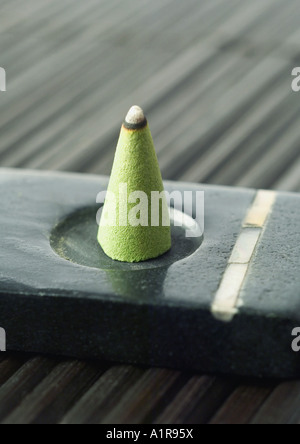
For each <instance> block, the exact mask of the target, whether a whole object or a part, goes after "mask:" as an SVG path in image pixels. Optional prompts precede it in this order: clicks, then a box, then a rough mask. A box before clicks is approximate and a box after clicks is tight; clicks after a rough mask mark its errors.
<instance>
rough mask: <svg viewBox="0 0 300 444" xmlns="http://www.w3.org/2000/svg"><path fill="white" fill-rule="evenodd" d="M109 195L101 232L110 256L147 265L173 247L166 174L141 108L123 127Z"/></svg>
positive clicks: (104, 245)
mask: <svg viewBox="0 0 300 444" xmlns="http://www.w3.org/2000/svg"><path fill="white" fill-rule="evenodd" d="M107 191H108V193H107V196H106V199H105V203H104V207H103V211H102V215H101V220H100V226H99V233H98V242H99V244H100V245H101V247H102V248H103V250H104V252H105V253H106V254H107V256H109V257H111V258H112V259H115V260H118V261H122V262H141V261H145V260H147V259H152V258H156V257H158V256H160V255H162V254H164V253H166V252H167V251H168V250H169V249H170V248H171V229H170V220H169V214H168V207H167V203H166V199H165V194H164V187H163V183H162V178H161V173H160V169H159V165H158V161H157V157H156V153H155V149H154V145H153V140H152V136H151V133H150V130H149V127H148V124H147V120H146V118H145V116H144V113H143V111H142V109H141V108H139V107H137V106H134V107H132V108H131V109H130V110H129V112H128V114H127V116H126V119H125V121H124V123H123V125H122V128H121V133H120V138H119V142H118V145H117V149H116V154H115V159H114V164H113V168H112V172H111V177H110V181H109V185H108V190H107ZM153 192H154V193H153Z"/></svg>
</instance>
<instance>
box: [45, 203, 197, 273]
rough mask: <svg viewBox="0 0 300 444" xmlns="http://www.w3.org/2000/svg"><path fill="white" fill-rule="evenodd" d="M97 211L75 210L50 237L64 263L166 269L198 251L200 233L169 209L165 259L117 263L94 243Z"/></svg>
mask: <svg viewBox="0 0 300 444" xmlns="http://www.w3.org/2000/svg"><path fill="white" fill-rule="evenodd" d="M98 210H99V208H98V207H94V206H93V207H88V208H83V209H81V210H78V211H76V212H74V213H72V214H70V215H69V216H67V217H66V218H65V219H64V220H63V221H61V222H60V223H59V224H58V225H57V226H56V227H54V229H53V230H52V233H51V238H50V242H51V247H52V249H53V250H54V251H55V252H56V253H57V254H58V255H59V256H60V257H62V258H63V259H65V260H68V261H70V262H73V263H75V264H79V265H82V266H84V267H90V268H98V269H101V270H118V269H119V270H144V269H151V268H158V267H165V266H168V265H171V264H174V263H175V262H177V261H179V260H181V259H184V258H186V257H188V256H190V255H192V254H193V253H194V252H195V251H197V250H198V248H199V247H200V245H201V243H202V241H203V233H202V230H201V228H200V226H199V224H198V223H197V222H196V221H195V220H194V219H193V218H191V217H190V216H188V215H187V214H184V213H182V212H181V211H178V210H176V209H174V208H170V220H171V230H172V248H171V250H170V251H168V252H167V253H165V254H164V255H162V256H160V257H158V258H156V259H150V260H148V261H144V262H139V263H128V262H118V261H114V260H112V259H111V258H109V257H108V256H107V255H106V254H105V253H104V251H103V250H102V248H101V247H100V245H99V244H98V242H97V232H98V225H97V223H96V214H97V211H98Z"/></svg>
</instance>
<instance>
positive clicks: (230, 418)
mask: <svg viewBox="0 0 300 444" xmlns="http://www.w3.org/2000/svg"><path fill="white" fill-rule="evenodd" d="M0 6H1V16H0V33H1V39H0V66H3V67H4V68H5V69H6V71H7V83H8V84H7V93H5V94H2V93H1V95H0V110H1V113H0V134H1V136H0V165H1V166H11V167H22V168H42V169H61V170H70V171H82V172H95V173H104V174H108V173H109V172H110V168H111V164H112V159H113V154H114V148H115V144H116V140H117V137H118V132H119V127H120V123H121V121H122V119H123V117H124V115H125V113H126V111H127V109H128V108H129V107H130V106H131V105H132V104H134V103H136V104H140V105H141V106H143V107H144V108H145V111H146V112H147V116H148V119H149V122H150V125H151V129H152V132H153V136H154V139H155V144H156V148H157V152H158V156H159V160H160V164H161V166H162V171H163V175H164V177H165V178H170V179H178V180H186V181H199V182H209V183H218V184H228V185H243V186H254V187H262V188H276V189H283V190H290V191H300V179H299V178H300V150H299V144H298V140H299V136H300V125H299V123H298V115H299V111H300V102H299V97H300V96H299V95H297V94H296V93H293V92H292V91H291V88H290V84H291V71H292V68H293V67H294V66H298V65H299V47H298V42H299V36H300V32H299V25H298V23H299V13H300V8H299V2H297V1H296V0H289V2H285V1H284V0H265V1H264V2H261V1H259V0H251V1H250V0H248V1H245V2H241V1H239V0H201V1H199V0H187V1H185V2H182V1H180V0H166V1H164V2H158V1H151V2H150V1H148V0H143V1H137V0H131V1H130V2H125V3H124V2H121V0H110V1H104V0H101V1H99V0H86V1H85V2H79V0H64V1H63V2H61V1H58V0H51V1H50V0H47V1H44V2H38V1H37V0H28V1H27V2H26V6H24V3H23V2H22V1H21V0H10V1H8V0H1V1H0ZM0 321H1V320H0ZM0 420H1V421H2V422H4V423H118V422H124V423H143V422H151V423H159V424H163V423H178V424H180V423H185V424H188V423H207V422H211V423H214V424H215V423H217V424H218V423H248V422H252V423H264V422H265V423H270V422H271V423H272V422H273V423H297V422H299V421H300V387H299V383H298V382H284V383H278V382H276V381H272V382H270V381H260V382H258V381H253V380H251V381H249V380H246V379H238V378H234V379H230V378H226V377H219V376H206V375H192V374H187V373H180V372H173V371H171V370H164V369H142V368H134V367H131V366H118V365H112V366H110V365H108V364H103V363H90V362H79V361H75V360H74V361H73V360H63V359H61V358H60V359H56V358H53V357H35V356H26V355H16V354H5V355H1V356H0Z"/></svg>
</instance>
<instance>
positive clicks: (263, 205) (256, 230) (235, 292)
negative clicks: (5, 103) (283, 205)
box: [211, 190, 277, 322]
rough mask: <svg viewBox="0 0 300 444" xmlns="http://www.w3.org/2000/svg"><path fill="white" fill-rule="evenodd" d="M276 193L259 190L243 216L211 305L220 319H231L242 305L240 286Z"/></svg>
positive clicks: (224, 320)
mask: <svg viewBox="0 0 300 444" xmlns="http://www.w3.org/2000/svg"><path fill="white" fill-rule="evenodd" d="M276 196H277V193H276V191H263V190H260V191H258V192H257V194H256V197H255V200H254V202H253V204H252V206H251V208H250V210H249V212H248V214H247V216H246V219H245V221H244V223H243V228H242V232H241V234H240V236H239V237H238V239H237V242H236V244H235V246H234V249H233V251H232V253H231V256H230V259H229V262H228V267H227V269H226V271H225V273H224V276H223V278H222V281H221V284H220V287H219V289H218V291H217V293H216V295H215V299H214V301H213V303H212V306H211V312H212V314H213V316H214V317H215V318H216V319H218V320H220V321H223V322H230V321H231V320H232V319H233V317H234V315H235V314H236V313H237V312H238V305H241V304H242V301H241V300H240V293H241V289H242V286H243V284H244V281H245V278H246V275H247V272H248V270H249V267H250V265H251V260H252V258H253V255H254V253H255V250H256V247H257V245H258V242H259V239H260V237H261V234H262V232H263V229H264V227H265V225H266V222H267V219H268V216H269V215H270V213H271V211H272V208H273V205H274V203H275V200H276Z"/></svg>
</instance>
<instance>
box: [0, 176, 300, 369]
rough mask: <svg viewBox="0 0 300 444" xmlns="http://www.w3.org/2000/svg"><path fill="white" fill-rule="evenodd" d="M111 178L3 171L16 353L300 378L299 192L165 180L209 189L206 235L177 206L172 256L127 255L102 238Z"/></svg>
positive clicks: (1, 286) (3, 269) (4, 304)
mask: <svg viewBox="0 0 300 444" xmlns="http://www.w3.org/2000/svg"><path fill="white" fill-rule="evenodd" d="M108 182H109V178H108V177H99V176H91V175H82V174H66V173H53V172H51V173H50V172H36V171H35V172H34V171H26V170H13V169H0V202H1V212H0V229H1V238H0V327H1V328H3V329H5V331H6V340H7V350H13V351H26V352H39V353H52V354H58V355H65V356H73V357H78V358H96V359H105V360H109V361H116V362H123V363H131V364H142V365H147V366H160V367H171V368H176V369H189V370H197V371H201V372H222V373H231V374H240V375H250V376H256V377H282V378H286V377H296V376H299V372H300V359H299V356H298V354H297V353H296V352H295V351H293V349H292V342H293V340H294V339H295V338H294V337H293V336H292V332H293V331H294V329H295V328H296V327H299V326H300V276H299V269H300V256H299V244H300V230H299V219H300V196H299V195H298V194H293V193H277V192H268V191H256V190H252V189H239V188H226V187H217V186H209V185H199V184H187V183H180V182H165V183H164V186H165V190H166V191H168V192H170V193H171V192H172V191H174V190H176V191H179V192H180V193H182V195H183V194H184V192H187V191H193V192H196V191H204V192H205V231H204V235H202V234H199V232H200V231H201V230H200V231H199V230H198V228H199V227H198V226H197V224H198V221H197V220H195V224H194V229H195V236H194V237H188V238H187V237H186V229H187V226H186V227H185V226H184V225H183V226H181V227H179V226H176V224H175V220H174V214H176V213H172V212H171V228H170V233H171V241H172V247H171V248H170V245H169V241H168V238H167V236H165V235H164V236H165V237H164V239H165V246H164V251H166V252H165V253H164V254H162V255H156V256H157V257H154V258H152V259H149V260H143V261H142V262H125V261H118V260H113V259H112V258H111V257H109V256H108V255H107V254H106V253H105V252H104V251H103V249H102V248H101V246H100V245H99V242H98V238H99V234H98V231H99V227H98V224H97V222H96V214H97V212H98V211H99V207H100V205H99V204H96V196H97V195H98V193H99V192H101V191H105V190H107V187H108ZM160 186H161V187H162V183H161V185H160ZM172 214H173V215H172ZM186 220H188V218H187V219H186ZM199 223H200V222H199ZM100 228H101V227H100ZM189 228H190V227H189ZM165 234H168V233H165ZM100 237H101V236H100ZM105 242H106V240H105ZM100 244H101V239H100ZM105 245H107V244H105ZM134 251H135V253H134V254H136V251H137V250H134ZM121 254H123V250H122V251H121ZM149 254H153V249H151V248H150V249H149ZM131 257H132V256H131ZM131 257H130V258H131ZM135 258H136V256H134V257H133V261H134V260H135Z"/></svg>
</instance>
